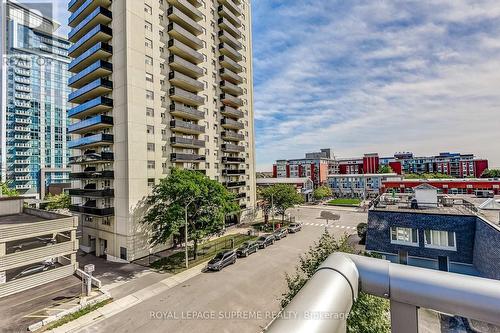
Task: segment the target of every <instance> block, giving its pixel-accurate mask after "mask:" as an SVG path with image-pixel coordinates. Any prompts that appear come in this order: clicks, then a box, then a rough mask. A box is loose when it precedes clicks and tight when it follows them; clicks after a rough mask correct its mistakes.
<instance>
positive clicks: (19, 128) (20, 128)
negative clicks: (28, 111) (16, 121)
mask: <svg viewBox="0 0 500 333" xmlns="http://www.w3.org/2000/svg"><path fill="white" fill-rule="evenodd" d="M14 131H16V132H31V129H30V127H29V126H15V127H14Z"/></svg>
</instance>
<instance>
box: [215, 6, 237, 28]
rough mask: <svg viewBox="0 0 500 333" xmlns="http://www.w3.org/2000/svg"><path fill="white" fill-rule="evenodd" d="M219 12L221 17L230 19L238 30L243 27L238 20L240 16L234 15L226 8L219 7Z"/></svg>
mask: <svg viewBox="0 0 500 333" xmlns="http://www.w3.org/2000/svg"><path fill="white" fill-rule="evenodd" d="M217 11H218V12H219V16H220V17H224V18H226V19H228V20H229V21H230V22H231V23H232V24H233V25H234V26H235V27H237V28H239V27H241V20H240V19H239V18H238V16H236V15H234V13H233V12H232V11H230V10H229V9H228V8H227V7H226V6H224V5H219V7H218V8H217Z"/></svg>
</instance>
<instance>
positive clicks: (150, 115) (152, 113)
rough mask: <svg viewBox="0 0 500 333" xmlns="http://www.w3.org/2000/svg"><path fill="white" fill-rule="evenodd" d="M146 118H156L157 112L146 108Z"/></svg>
mask: <svg viewBox="0 0 500 333" xmlns="http://www.w3.org/2000/svg"><path fill="white" fill-rule="evenodd" d="M146 116H148V117H154V116H155V110H154V109H153V108H146Z"/></svg>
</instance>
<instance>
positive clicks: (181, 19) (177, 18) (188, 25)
mask: <svg viewBox="0 0 500 333" xmlns="http://www.w3.org/2000/svg"><path fill="white" fill-rule="evenodd" d="M167 15H168V19H169V20H170V21H171V22H175V23H177V24H179V25H181V26H182V27H183V28H184V29H186V30H188V31H189V32H190V33H192V34H193V35H195V36H197V35H200V34H202V33H203V27H202V26H201V25H199V24H198V23H196V21H195V20H193V19H192V18H190V17H189V16H187V15H186V14H184V13H183V12H182V11H181V10H180V9H178V8H176V7H173V6H170V7H168V9H167Z"/></svg>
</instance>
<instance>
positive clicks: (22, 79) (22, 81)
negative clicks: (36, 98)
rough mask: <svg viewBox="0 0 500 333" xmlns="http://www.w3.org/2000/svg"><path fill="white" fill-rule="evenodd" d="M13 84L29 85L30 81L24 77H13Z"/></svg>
mask: <svg viewBox="0 0 500 333" xmlns="http://www.w3.org/2000/svg"><path fill="white" fill-rule="evenodd" d="M14 82H18V83H24V84H30V83H31V80H30V79H28V78H25V77H20V76H15V77H14Z"/></svg>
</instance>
